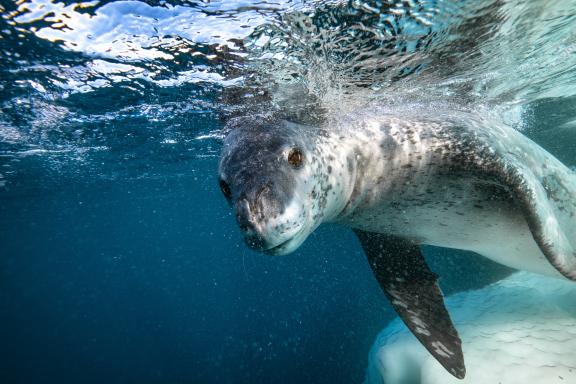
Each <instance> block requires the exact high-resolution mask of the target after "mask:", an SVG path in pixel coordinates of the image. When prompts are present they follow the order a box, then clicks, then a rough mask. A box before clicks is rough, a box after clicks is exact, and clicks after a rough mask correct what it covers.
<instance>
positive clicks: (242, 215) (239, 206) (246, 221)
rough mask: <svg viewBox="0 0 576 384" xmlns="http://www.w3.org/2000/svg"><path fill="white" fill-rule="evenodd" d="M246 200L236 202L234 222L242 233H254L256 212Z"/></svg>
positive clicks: (243, 198)
mask: <svg viewBox="0 0 576 384" xmlns="http://www.w3.org/2000/svg"><path fill="white" fill-rule="evenodd" d="M254 208H255V206H254V204H250V202H249V201H248V199H247V198H245V197H242V198H240V199H238V201H237V202H236V221H238V226H239V227H240V229H241V230H242V231H243V232H246V233H247V234H250V233H251V232H252V233H254V232H255V230H256V226H257V220H256V212H255V211H256V210H255V209H254Z"/></svg>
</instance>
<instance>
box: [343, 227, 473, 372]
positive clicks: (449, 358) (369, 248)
mask: <svg viewBox="0 0 576 384" xmlns="http://www.w3.org/2000/svg"><path fill="white" fill-rule="evenodd" d="M354 232H355V233H356V235H357V236H358V239H360V243H361V244H362V248H363V249H364V252H365V253H366V255H367V256H368V261H369V262H370V266H371V267H372V270H373V271H374V275H375V276H376V279H378V282H379V283H380V287H382V289H383V290H384V293H385V294H386V296H387V297H388V299H389V300H390V303H391V304H392V306H393V307H394V309H395V310H396V312H397V313H398V315H399V316H400V318H401V319H402V320H403V321H404V323H405V324H406V325H407V326H408V328H409V329H410V331H412V333H413V334H414V336H416V338H417V339H418V340H419V341H420V342H421V343H422V344H423V345H424V346H425V347H426V349H427V350H428V351H429V352H430V353H431V354H432V356H434V357H435V358H436V360H438V362H439V363H440V364H442V366H443V367H444V368H446V370H447V371H448V372H450V373H451V374H452V375H454V376H455V377H457V378H459V379H463V378H464V376H465V374H466V368H465V367H464V357H463V355H462V346H461V344H462V343H461V341H460V337H459V336H458V332H457V331H456V329H455V328H454V325H453V324H452V320H451V319H450V315H449V314H448V311H447V310H446V307H445V306H444V298H443V296H442V292H441V291H440V288H439V287H438V283H437V276H436V274H435V273H434V272H432V271H430V269H429V268H428V265H427V264H426V260H424V256H423V255H422V253H421V251H420V247H419V246H418V245H416V244H413V243H411V242H409V241H407V240H403V239H400V238H398V237H393V236H388V235H382V234H378V233H369V232H363V231H359V230H354Z"/></svg>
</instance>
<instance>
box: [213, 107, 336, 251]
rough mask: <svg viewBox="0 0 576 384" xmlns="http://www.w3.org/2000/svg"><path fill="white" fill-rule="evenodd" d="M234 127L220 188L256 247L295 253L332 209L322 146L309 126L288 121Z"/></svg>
mask: <svg viewBox="0 0 576 384" xmlns="http://www.w3.org/2000/svg"><path fill="white" fill-rule="evenodd" d="M229 125H231V127H230V133H229V134H228V136H227V137H226V139H225V141H224V147H223V149H222V155H221V159H220V165H219V175H220V181H219V182H220V189H221V190H222V193H223V194H224V196H225V197H226V199H227V200H228V202H229V203H230V205H231V206H232V207H233V209H234V212H235V214H236V220H237V221H238V225H239V226H240V229H241V230H242V232H243V233H244V236H245V240H246V243H247V244H248V245H249V246H250V247H252V248H255V249H258V250H261V251H264V252H265V253H268V254H273V255H281V254H287V253H290V252H292V251H294V250H295V249H296V248H298V247H299V246H300V245H301V244H302V243H303V242H304V240H305V239H306V238H307V237H308V235H309V234H310V233H311V232H312V231H313V230H314V229H315V228H316V227H317V226H318V225H319V224H320V221H321V218H322V216H323V213H322V212H323V209H324V208H325V206H326V195H327V194H328V191H327V190H326V188H323V187H322V180H320V178H318V169H319V168H318V166H319V162H318V154H317V149H316V148H315V144H314V143H315V142H316V141H315V140H310V136H309V133H310V132H308V128H309V127H304V126H300V125H297V124H293V123H289V122H286V121H277V120H276V121H270V120H266V119H258V118H256V117H250V118H241V119H238V120H236V121H234V122H232V123H230V124H229ZM310 129H313V128H310ZM323 190H324V192H323Z"/></svg>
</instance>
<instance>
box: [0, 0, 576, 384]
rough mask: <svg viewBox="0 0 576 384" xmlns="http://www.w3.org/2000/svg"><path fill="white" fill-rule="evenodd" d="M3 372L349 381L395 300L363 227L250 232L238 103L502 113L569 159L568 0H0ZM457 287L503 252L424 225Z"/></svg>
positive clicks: (575, 40)
mask: <svg viewBox="0 0 576 384" xmlns="http://www.w3.org/2000/svg"><path fill="white" fill-rule="evenodd" d="M0 13H1V17H0V340H1V342H0V382H2V383H56V382H58V383H68V382H70V383H71V382H83V383H91V382H94V383H96V382H98V383H100V382H109V383H131V382H140V383H167V382H169V383H270V382H274V383H301V382H309V383H351V382H361V381H362V380H363V379H364V376H365V370H366V364H367V360H368V353H369V350H370V347H371V345H372V343H373V342H374V340H375V338H376V336H377V334H378V333H379V331H380V330H381V329H382V328H384V326H385V325H386V324H388V322H390V321H391V320H392V319H393V318H394V313H393V311H392V309H391V308H390V307H389V304H388V302H387V301H386V299H385V297H384V296H383V294H382V292H381V290H380V288H379V286H378V284H377V282H376V281H375V279H374V277H373V275H372V272H371V271H370V268H369V266H368V263H367V262H366V260H365V256H364V255H363V253H362V251H361V249H360V246H359V244H358V242H357V240H356V238H355V237H354V236H353V234H352V233H351V232H350V231H349V230H346V229H345V228H340V227H337V226H326V227H321V228H320V229H319V230H318V231H316V232H315V233H314V234H313V235H312V236H311V237H310V238H309V239H308V240H307V241H306V243H305V244H304V245H303V246H302V247H301V248H300V249H299V250H298V251H296V252H295V253H294V254H292V255H289V256H285V257H274V258H271V257H267V256H265V255H261V254H258V253H255V252H253V251H251V250H249V249H248V248H247V247H246V246H245V245H244V244H243V241H242V238H241V235H240V232H239V230H238V229H237V225H236V223H235V220H234V216H233V214H232V213H231V211H230V209H229V207H228V205H227V203H226V201H225V199H224V198H223V197H222V196H221V193H220V191H219V188H218V175H217V165H218V157H219V153H220V149H221V141H222V138H223V136H224V134H225V129H224V126H225V123H226V121H227V120H228V119H229V118H231V117H234V116H242V115H246V114H256V113H275V114H279V115H281V116H283V117H285V118H287V119H290V120H292V121H297V122H303V123H307V124H319V123H320V122H321V121H323V120H324V119H325V117H326V116H331V115H334V114H336V113H346V112H347V111H354V110H356V109H359V108H363V107H365V106H367V105H372V104H378V105H384V106H387V107H388V108H390V109H394V108H395V107H397V106H400V105H402V106H405V105H412V106H413V108H418V106H419V105H421V106H422V105H425V106H427V107H429V106H430V105H432V106H434V108H435V110H436V111H437V112H438V116H440V117H441V116H443V115H449V114H450V111H451V110H454V109H459V110H466V111H472V112H474V113H477V114H478V115H482V116H484V115H487V116H490V118H491V119H498V120H500V121H501V122H502V123H504V124H507V125H510V126H512V127H513V128H514V129H518V130H520V131H522V132H523V133H524V134H526V135H527V136H528V137H530V138H532V139H533V140H534V141H536V142H537V143H538V144H540V145H541V146H543V147H544V148H546V149H547V150H548V151H549V152H551V153H552V154H553V155H554V156H556V157H557V158H558V159H560V160H561V161H562V162H564V163H565V164H566V165H568V166H569V167H574V166H576V1H573V0H568V1H558V2H548V1H540V0H533V1H528V0H527V1H521V0H483V1H463V2H462V1H441V0H437V1H433V0H430V1H426V0H420V1H416V0H413V1H401V2H395V1H380V0H378V1H336V0H334V1H328V0H326V1H288V0H278V1H274V2H271V1H270V2H265V1H232V0H230V1H91V2H74V1H68V0H65V1H58V0H54V1H49V0H20V1H9V0H0ZM426 254H427V256H428V258H429V262H430V264H431V265H432V267H433V269H434V270H435V271H436V272H437V273H438V274H439V275H440V276H441V284H442V286H443V289H444V291H445V293H451V292H456V291H461V290H466V289H471V288H475V287H479V286H483V285H484V284H486V283H488V282H492V281H494V280H495V279H498V278H500V277H501V276H503V275H506V274H507V272H506V271H505V270H503V269H502V268H500V267H499V266H495V265H490V264H485V263H484V262H482V261H478V262H476V260H475V259H474V261H470V260H471V256H470V255H467V254H463V253H462V252H456V251H451V250H445V249H437V248H431V247H430V248H427V249H426Z"/></svg>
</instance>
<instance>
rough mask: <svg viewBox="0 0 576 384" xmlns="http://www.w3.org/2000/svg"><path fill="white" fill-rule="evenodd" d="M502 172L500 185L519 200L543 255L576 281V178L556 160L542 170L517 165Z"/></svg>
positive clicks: (545, 163)
mask: <svg viewBox="0 0 576 384" xmlns="http://www.w3.org/2000/svg"><path fill="white" fill-rule="evenodd" d="M519 160H522V159H519ZM498 169H500V170H501V172H499V175H498V177H499V179H500V180H499V182H500V183H502V184H504V185H505V186H506V187H508V188H509V189H510V190H511V192H512V194H513V196H514V197H516V198H518V201H519V204H520V207H521V209H522V212H523V213H524V217H525V218H526V221H527V223H528V226H529V228H530V231H531V232H532V236H533V237H534V240H535V241H536V243H537V244H538V246H539V247H540V250H541V251H542V253H543V254H544V255H545V256H546V258H547V259H548V261H549V262H550V264H552V265H553V266H554V267H555V268H556V269H557V270H558V272H560V273H561V274H562V275H563V276H565V277H566V278H568V279H570V280H575V281H576V175H574V174H573V173H572V172H571V171H570V170H569V169H568V168H566V167H565V166H564V165H562V164H561V163H560V162H559V161H557V160H556V159H554V158H548V159H546V160H544V164H543V165H540V166H538V167H529V164H526V162H525V161H516V162H509V163H507V164H502V166H501V167H499V168H498Z"/></svg>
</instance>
